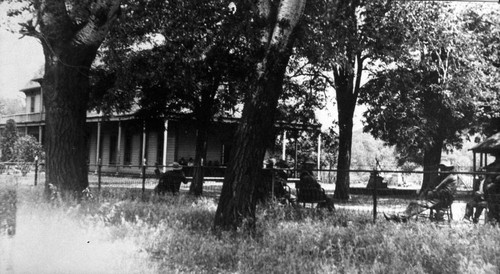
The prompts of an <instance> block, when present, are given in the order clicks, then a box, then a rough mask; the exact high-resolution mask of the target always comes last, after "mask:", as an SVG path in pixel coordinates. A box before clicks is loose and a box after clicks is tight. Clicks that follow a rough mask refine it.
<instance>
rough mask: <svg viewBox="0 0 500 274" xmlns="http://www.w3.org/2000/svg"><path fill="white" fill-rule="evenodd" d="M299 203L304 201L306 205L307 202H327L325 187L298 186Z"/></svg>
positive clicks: (303, 203)
mask: <svg viewBox="0 0 500 274" xmlns="http://www.w3.org/2000/svg"><path fill="white" fill-rule="evenodd" d="M295 190H296V191H297V203H302V205H303V206H304V207H305V206H306V204H311V205H313V204H319V203H324V202H326V193H325V190H324V189H323V188H303V187H302V188H296V189H295Z"/></svg>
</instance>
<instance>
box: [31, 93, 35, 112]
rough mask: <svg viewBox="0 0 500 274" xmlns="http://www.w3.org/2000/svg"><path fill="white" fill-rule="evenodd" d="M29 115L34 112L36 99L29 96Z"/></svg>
mask: <svg viewBox="0 0 500 274" xmlns="http://www.w3.org/2000/svg"><path fill="white" fill-rule="evenodd" d="M30 101H31V102H30V113H33V112H35V102H36V98H35V96H31V97H30Z"/></svg>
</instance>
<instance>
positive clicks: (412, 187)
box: [0, 161, 500, 221]
mask: <svg viewBox="0 0 500 274" xmlns="http://www.w3.org/2000/svg"><path fill="white" fill-rule="evenodd" d="M152 168H153V167H152V166H146V165H143V166H134V167H131V166H121V167H120V168H119V169H116V170H121V171H122V172H116V170H115V171H110V170H109V168H108V169H104V168H103V165H90V166H89V177H88V179H89V185H90V186H91V187H92V188H97V190H98V191H100V190H101V188H102V187H107V188H124V189H138V188H141V191H142V194H143V195H144V193H145V192H146V191H151V190H152V189H153V188H154V187H155V186H156V184H157V183H158V179H157V177H156V175H155V174H154V169H152ZM160 168H163V167H162V166H160ZM167 168H168V167H167ZM192 169H193V167H186V168H185V169H184V170H185V172H186V174H187V175H188V176H187V178H188V181H192ZM203 169H204V172H205V174H208V175H209V176H205V177H204V186H203V192H204V193H205V194H208V195H214V196H217V195H219V194H220V192H221V189H222V182H223V180H224V177H223V176H220V175H221V174H222V175H223V174H224V172H225V167H203ZM123 170H128V171H129V172H123ZM274 170H277V169H274ZM207 171H208V172H207ZM285 171H286V172H287V173H288V175H289V178H288V181H287V183H288V184H290V185H293V184H295V183H296V182H297V181H298V180H299V179H298V178H297V177H295V176H297V175H298V173H299V170H295V169H285ZM337 171H338V170H336V169H322V170H315V172H316V174H317V175H318V177H319V178H321V179H322V186H323V187H324V189H325V192H326V193H327V195H332V194H333V192H334V189H335V185H334V184H333V183H332V182H334V180H335V175H336V174H335V173H336V172H337ZM348 171H349V173H350V175H351V176H350V177H351V188H350V194H351V199H350V200H349V203H338V204H337V205H336V207H337V210H338V211H339V212H356V213H358V214H363V215H367V216H372V218H373V220H374V221H375V220H377V219H378V218H380V216H381V215H380V212H388V213H391V212H395V211H399V210H401V209H402V205H404V204H405V203H406V202H407V201H408V200H410V199H414V198H416V196H417V194H418V190H419V189H420V183H421V182H422V176H423V174H424V173H425V172H423V171H411V172H409V171H401V170H390V169H382V170H377V171H376V172H377V174H378V175H379V177H381V180H382V184H381V185H380V184H377V183H375V184H374V185H372V186H368V182H369V180H370V176H371V175H372V174H373V172H374V170H371V169H353V170H348ZM454 173H456V174H457V175H458V178H459V182H458V187H459V193H458V196H459V197H461V198H466V197H469V195H471V194H472V186H473V178H474V176H478V175H491V174H496V175H498V174H500V173H487V172H471V171H456V172H454ZM0 174H4V175H8V174H21V175H23V177H24V176H25V175H27V174H29V175H34V177H31V176H26V179H27V180H31V178H34V181H32V182H33V184H34V185H37V184H44V183H45V176H44V175H45V174H44V165H43V164H42V163H39V162H38V161H35V162H32V163H14V162H3V163H1V162H0ZM189 175H191V176H189ZM213 175H218V176H213ZM188 188H189V184H187V185H182V186H181V189H182V190H184V191H187V190H188ZM291 189H292V194H296V192H295V188H294V187H291ZM359 197H364V198H359ZM367 197H371V198H370V199H371V200H372V201H371V202H370V201H369V200H367V199H366V198H367ZM358 199H360V201H358ZM367 201H368V202H367ZM370 203H371V204H370ZM457 205H458V206H459V208H458V209H455V210H458V211H463V210H464V208H465V202H464V200H462V202H461V203H457ZM459 215H460V214H458V215H456V216H459Z"/></svg>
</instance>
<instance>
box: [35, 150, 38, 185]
mask: <svg viewBox="0 0 500 274" xmlns="http://www.w3.org/2000/svg"><path fill="white" fill-rule="evenodd" d="M37 184H38V156H35V186H36V185H37Z"/></svg>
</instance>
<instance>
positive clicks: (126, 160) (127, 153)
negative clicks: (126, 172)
mask: <svg viewBox="0 0 500 274" xmlns="http://www.w3.org/2000/svg"><path fill="white" fill-rule="evenodd" d="M131 161H132V135H131V134H127V135H126V136H125V148H124V152H123V164H124V165H130V164H131Z"/></svg>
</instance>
